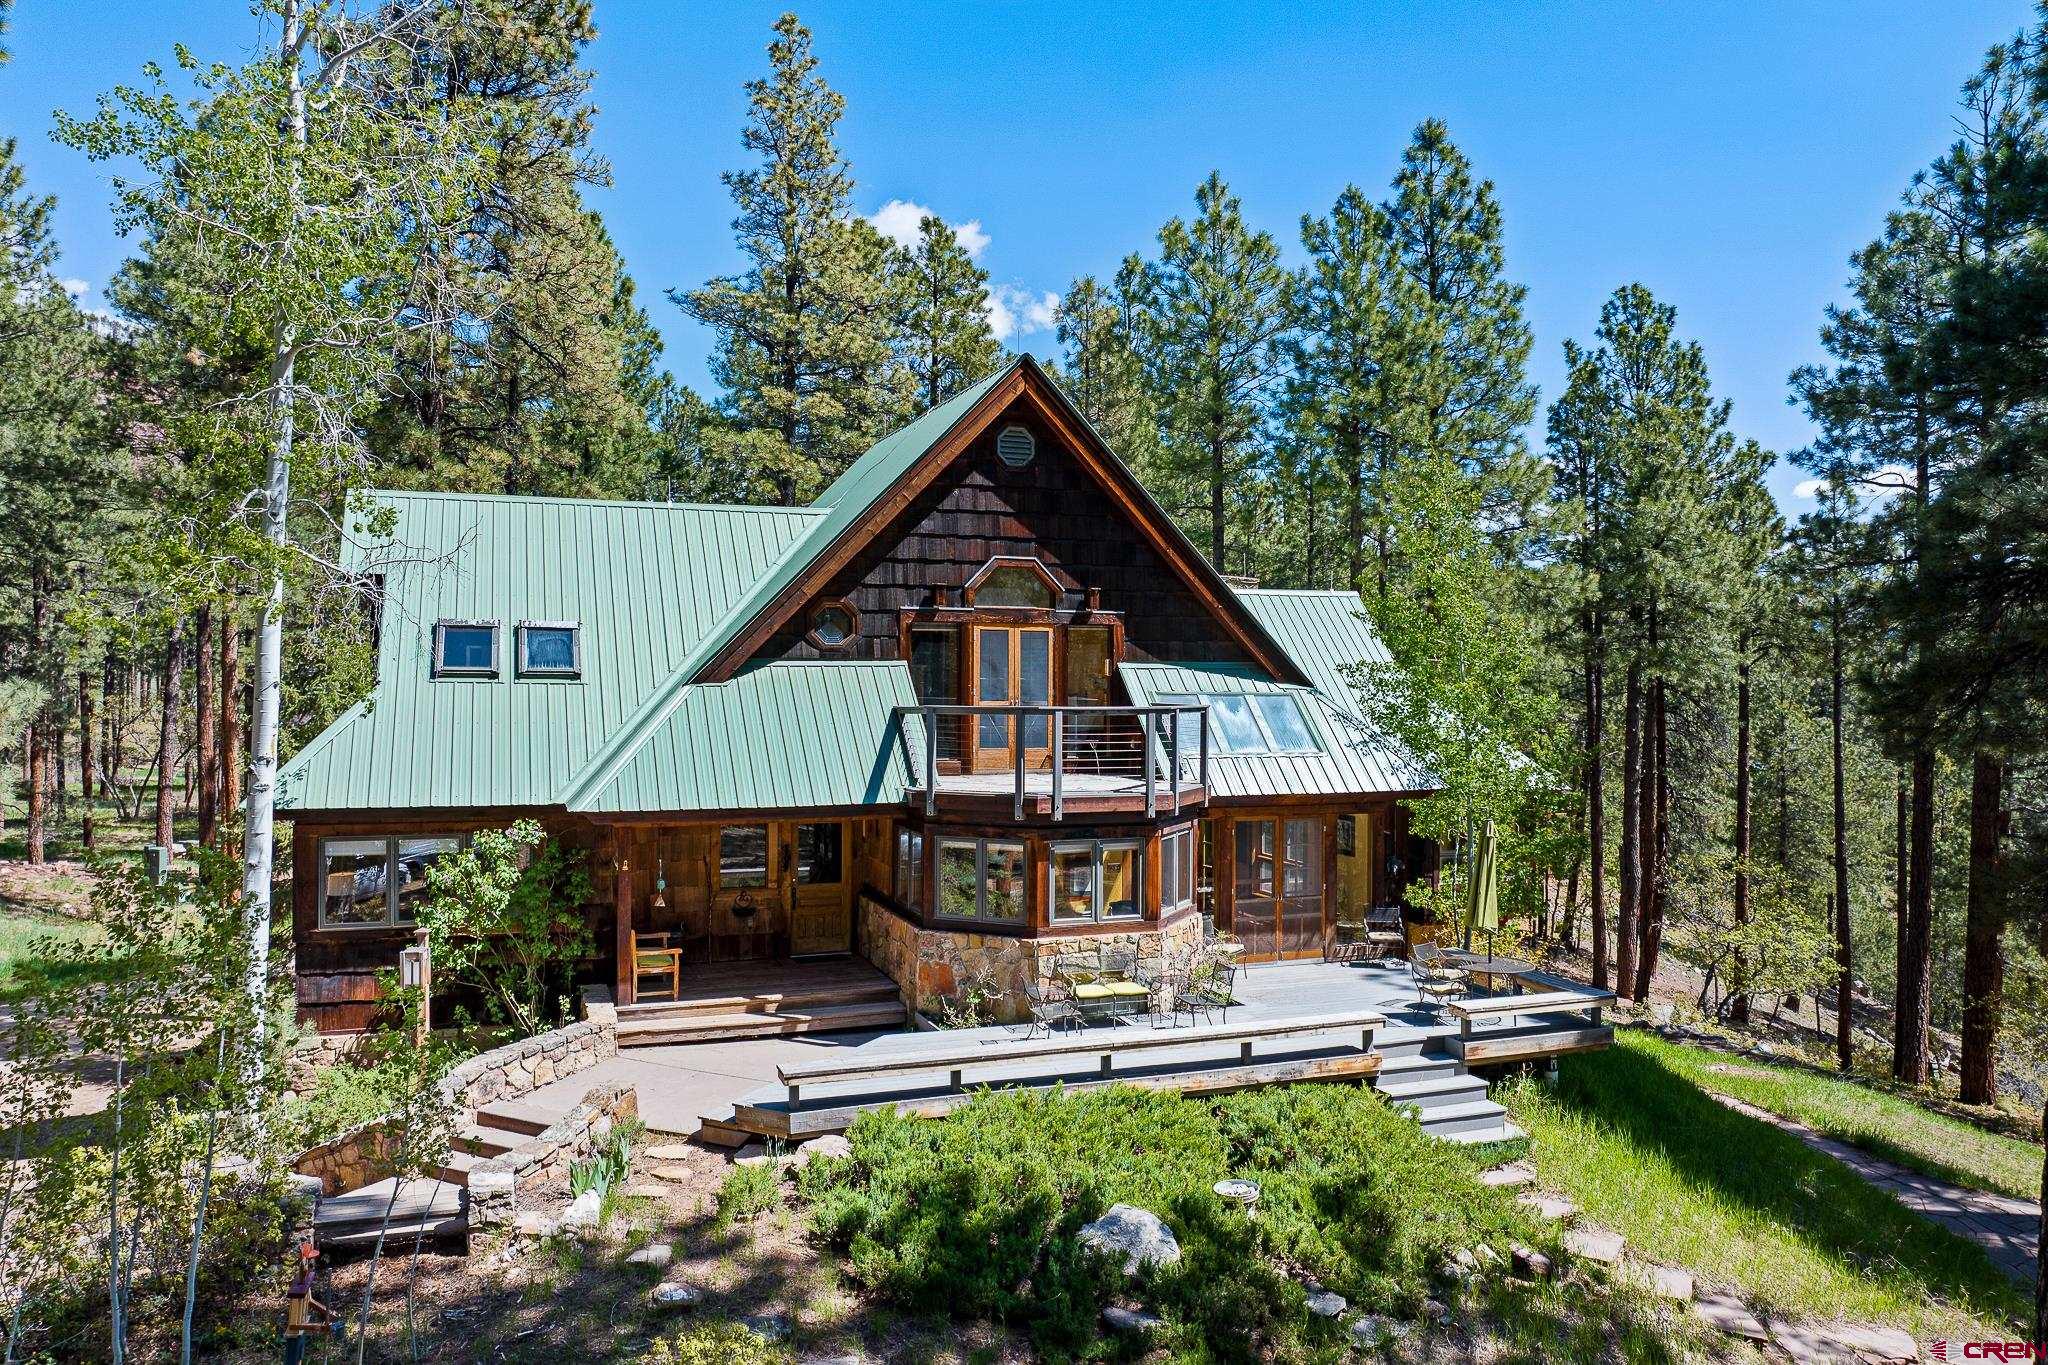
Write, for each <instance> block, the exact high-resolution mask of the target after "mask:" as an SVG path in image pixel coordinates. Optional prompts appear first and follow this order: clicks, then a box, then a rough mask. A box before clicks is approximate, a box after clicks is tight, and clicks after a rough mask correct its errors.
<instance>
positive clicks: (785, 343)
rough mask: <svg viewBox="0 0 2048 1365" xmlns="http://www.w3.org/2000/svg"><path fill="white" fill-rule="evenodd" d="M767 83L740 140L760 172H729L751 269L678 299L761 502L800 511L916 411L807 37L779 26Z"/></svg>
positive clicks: (875, 253) (876, 242)
mask: <svg viewBox="0 0 2048 1365" xmlns="http://www.w3.org/2000/svg"><path fill="white" fill-rule="evenodd" d="M768 59H769V64H770V67H771V70H770V73H769V75H768V77H767V78H766V79H765V80H757V81H751V82H749V83H748V85H747V95H748V99H749V102H750V104H751V107H752V113H751V115H750V117H749V119H748V122H747V126H746V128H745V129H744V131H743V132H742V133H741V136H740V140H741V142H742V144H743V145H744V146H745V147H746V148H747V150H748V151H750V152H753V153H755V154H756V155H758V156H759V157H760V158H761V160H760V164H758V165H756V166H752V167H749V168H747V169H745V170H737V171H728V172H726V173H725V176H724V180H725V184H726V186H727V187H728V188H729V189H730V190H731V191H732V196H733V201H734V202H735V203H736V204H737V205H738V206H739V216H738V217H737V218H735V219H734V220H733V231H734V234H735V236H736V239H737V244H738V246H739V249H740V253H741V254H742V255H743V256H745V257H746V258H747V261H748V267H747V269H746V271H745V272H744V273H742V274H739V275H734V276H728V277H725V278H722V279H715V280H712V281H711V282H710V283H708V284H706V285H705V286H704V287H703V288H701V289H694V290H689V291H676V290H671V291H670V294H669V297H670V298H671V299H673V300H675V302H676V303H677V304H678V305H680V306H681V307H682V309H683V311H684V312H686V313H688V314H689V315H690V316H691V317H693V318H695V319H697V320H698V321H699V322H702V323H703V324H704V325H705V326H707V327H709V328H710V329H711V330H712V332H713V334H714V335H715V336H716V338H717V340H716V349H715V351H714V354H713V357H712V365H711V369H712V374H713V375H714V377H716V378H717V380H718V382H719V384H720V386H721V387H722V388H723V389H724V394H723V396H722V397H721V399H720V403H719V406H720V409H721V415H722V417H723V419H724V420H723V421H722V422H721V423H720V424H719V425H718V426H716V427H714V428H713V429H712V430H710V431H708V432H706V433H705V438H704V439H706V440H707V441H711V440H716V441H719V442H721V443H725V444H730V445H733V446H736V447H737V450H736V452H735V453H734V454H733V456H732V457H731V458H734V459H737V460H740V461H743V462H744V463H746V464H747V465H749V466H750V467H751V468H753V469H754V470H755V471H756V478H757V481H758V483H759V484H760V485H761V491H764V492H767V493H768V494H770V495H771V496H772V497H773V498H774V500H775V501H777V502H780V503H783V504H784V505H793V504H795V503H797V502H799V501H802V500H803V499H805V498H808V497H809V496H810V495H812V494H813V493H815V492H817V491H818V490H819V489H820V488H822V487H823V486H824V485H825V484H826V483H829V482H830V481H831V480H832V479H834V478H836V477H838V475H839V474H840V473H841V472H842V471H843V470H845V468H846V467H847V466H848V465H849V464H851V463H852V462H853V460H854V459H855V458H856V457H857V456H858V455H859V454H860V453H861V451H863V450H865V449H866V448H867V447H868V446H869V445H870V444H872V443H873V442H874V441H875V439H876V438H878V437H879V436H881V435H882V434H884V433H885V432H886V431H887V430H888V429H889V428H890V427H891V426H892V425H894V424H895V423H896V422H897V421H898V420H899V419H900V418H902V417H903V416H904V415H905V414H906V413H907V411H908V409H909V407H910V405H911V403H912V401H913V400H912V397H911V394H910V384H909V377H908V375H907V374H905V373H904V372H903V370H902V368H901V366H899V365H898V364H896V362H895V359H894V348H893V342H894V339H895V322H896V303H895V299H894V294H893V291H892V290H891V289H890V286H889V280H888V278H887V270H886V264H887V261H888V252H889V249H890V248H889V244H888V242H887V241H885V240H884V239H883V238H882V236H881V234H880V233H878V232H876V231H875V229H874V228H873V227H872V226H870V225H869V224H868V223H867V222H866V221H865V220H864V219H861V218H859V217H856V216H855V215H854V213H853V211H852V197H853V174H852V171H851V170H850V169H849V167H848V166H847V163H846V160H845V158H843V157H842V156H840V154H839V148H838V146H837V145H836V144H835V143H834V141H833V132H834V129H835V128H836V127H837V125H838V123H839V117H840V114H841V112H842V111H843V110H844V108H845V100H844V99H843V98H842V97H841V96H840V95H839V94H838V93H837V92H835V91H834V90H833V89H832V88H831V87H830V86H829V85H827V84H826V83H825V80H824V78H823V77H822V76H820V75H819V74H818V61H817V58H816V57H814V56H812V55H811V34H810V30H809V29H807V28H805V27H804V26H803V25H802V24H801V23H799V22H798V21H797V18H796V16H795V15H793V14H785V15H783V16H782V17H781V18H780V19H778V20H777V21H776V23H775V41H774V42H772V43H770V44H769V47H768Z"/></svg>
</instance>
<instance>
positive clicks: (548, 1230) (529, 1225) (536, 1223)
mask: <svg viewBox="0 0 2048 1365" xmlns="http://www.w3.org/2000/svg"><path fill="white" fill-rule="evenodd" d="M512 1231H513V1232H515V1233H517V1234H518V1235H519V1236H521V1237H552V1236H554V1235H555V1220H554V1219H552V1218H550V1217H548V1216H547V1215H546V1214H544V1213H535V1212H534V1211H532V1210H531V1209H529V1210H526V1211H524V1212H521V1213H517V1214H514V1215H513V1217H512Z"/></svg>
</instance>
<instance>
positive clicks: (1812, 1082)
mask: <svg viewBox="0 0 2048 1365" xmlns="http://www.w3.org/2000/svg"><path fill="white" fill-rule="evenodd" d="M1639 1041H1640V1042H1641V1044H1642V1046H1643V1048H1644V1050H1645V1051H1646V1052H1648V1053H1649V1054H1650V1055H1652V1056H1654V1057H1656V1058H1657V1059H1658V1061H1660V1062H1661V1063H1663V1065H1665V1066H1667V1067H1669V1068H1670V1069H1671V1070H1673V1071H1676V1072H1678V1073H1679V1074H1680V1075H1682V1076H1685V1077H1687V1078H1689V1079H1691V1080H1693V1081H1695V1082H1697V1083H1698V1084H1700V1085H1702V1086H1704V1087H1706V1088H1707V1089H1709V1090H1716V1091H1719V1092H1720V1093H1721V1094H1723V1095H1732V1096H1734V1097H1735V1098H1736V1099H1738V1100H1744V1101H1747V1102H1748V1103H1750V1104H1753V1105H1755V1106H1756V1107H1757V1108H1759V1109H1768V1110H1770V1111H1771V1112H1772V1113H1773V1114H1777V1115H1779V1116H1780V1117H1782V1118H1788V1119H1797V1120H1798V1121H1799V1122H1801V1123H1803V1124H1805V1125H1806V1126H1807V1127H1809V1128H1812V1129H1815V1130H1817V1131H1819V1132H1822V1133H1825V1134H1827V1135H1828V1136H1829V1137H1831V1138H1835V1139H1838V1140H1839V1141H1842V1142H1846V1143H1849V1144H1850V1145H1851V1146H1855V1147H1861V1148H1862V1149H1863V1150H1864V1151H1866V1152H1870V1153H1873V1154H1875V1155H1877V1156H1881V1157H1883V1158H1885V1159H1886V1160H1887V1161H1893V1162H1896V1163H1898V1164H1899V1165H1901V1166H1904V1167H1907V1168H1908V1169H1910V1170H1915V1171H1920V1172H1923V1173H1925V1174H1927V1175H1931V1176H1937V1177H1939V1178H1940V1179H1943V1180H1947V1181H1950V1182H1951V1183H1953V1184H1957V1185H1966V1186H1969V1187H1970V1188H1972V1189H1979V1190H1990V1191H1992V1192H1993V1193H1995V1194H2009V1195H2014V1196H2016V1197H2018V1198H2021V1199H2039V1198H2040V1197H2041V1149H2040V1148H2039V1147H2038V1146H2036V1145H2035V1144H2033V1143H2031V1142H2021V1141H2019V1140H2018V1139H2016V1138H2009V1137H2004V1136H2001V1135H1999V1134H1997V1133H1989V1132H1986V1131H1985V1130H1984V1129H1982V1128H1979V1127H1977V1126H1976V1125H1975V1124H1971V1123H1964V1122H1962V1121H1961V1120H1959V1119H1952V1118H1948V1117H1946V1116H1945V1115H1942V1114H1936V1113H1931V1112H1929V1111H1928V1110H1926V1109H1923V1108H1921V1107H1920V1106H1919V1105H1917V1104H1914V1103H1913V1102H1912V1101H1911V1100H1909V1099H1906V1098H1904V1097H1903V1096H1899V1095H1889V1094H1886V1093H1884V1092H1883V1091H1880V1090H1873V1089H1871V1088H1870V1087H1869V1086H1867V1085H1858V1084H1856V1083H1855V1082H1854V1081H1846V1080H1836V1079H1834V1078H1833V1077H1829V1076H1817V1075H1814V1074H1813V1073H1812V1072H1809V1071H1805V1070H1803V1069H1799V1068H1795V1067H1775V1066H1754V1065H1750V1064H1749V1063H1746V1062H1743V1061H1739V1060H1737V1059H1736V1058H1733V1057H1729V1056H1726V1055H1724V1054H1722V1053H1717V1052H1709V1051H1706V1050H1705V1049H1702V1048H1692V1047H1683V1046H1679V1045H1677V1044H1673V1043H1666V1042H1663V1041H1662V1040H1659V1039H1654V1038H1648V1037H1644V1038H1642V1039H1640V1040H1639Z"/></svg>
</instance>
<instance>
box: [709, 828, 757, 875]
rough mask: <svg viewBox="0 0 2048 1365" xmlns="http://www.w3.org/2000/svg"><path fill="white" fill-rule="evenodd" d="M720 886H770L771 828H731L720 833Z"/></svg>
mask: <svg viewBox="0 0 2048 1365" xmlns="http://www.w3.org/2000/svg"><path fill="white" fill-rule="evenodd" d="M718 884H719V885H720V886H766V885H768V826H766V825H727V826H726V827H725V828H724V829H722V830H720V831H718Z"/></svg>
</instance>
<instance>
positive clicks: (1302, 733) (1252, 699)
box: [1156, 692, 1321, 758]
mask: <svg viewBox="0 0 2048 1365" xmlns="http://www.w3.org/2000/svg"><path fill="white" fill-rule="evenodd" d="M1156 700H1157V701H1158V703H1159V704H1160V705H1161V706H1197V705H1200V706H1207V707H1208V708H1209V738H1210V741H1211V742H1212V743H1213V744H1214V745H1215V746H1216V752H1218V753H1220V754H1225V755H1228V756H1230V757H1233V758H1241V757H1245V756H1248V755H1252V754H1313V753H1319V752H1321V747H1320V746H1319V745H1318V744H1317V743H1316V739H1315V734H1314V732H1313V731H1311V730H1310V729H1309V727H1308V720H1307V718H1306V717H1304V716H1303V715H1302V713H1301V702H1300V700H1299V699H1298V698H1296V697H1295V696H1294V695H1293V694H1291V693H1285V692H1277V693H1275V692H1266V693H1242V692H1206V693H1203V694H1202V695H1200V696H1193V695H1190V694H1188V693H1185V692H1175V693H1167V694H1162V695H1161V696H1159V697H1158V698H1156ZM1199 742H1200V735H1199V733H1198V732H1197V731H1196V729H1195V725H1194V719H1193V717H1184V718H1183V720H1182V723H1181V736H1180V743H1181V747H1182V749H1184V750H1185V749H1188V748H1190V747H1191V746H1193V745H1195V744H1197V743H1199Z"/></svg>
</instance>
